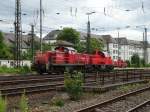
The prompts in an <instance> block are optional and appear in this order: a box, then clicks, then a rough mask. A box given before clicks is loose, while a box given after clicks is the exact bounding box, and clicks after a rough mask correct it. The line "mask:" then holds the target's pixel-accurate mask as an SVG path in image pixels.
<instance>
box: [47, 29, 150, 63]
mask: <svg viewBox="0 0 150 112" xmlns="http://www.w3.org/2000/svg"><path fill="white" fill-rule="evenodd" d="M59 32H60V30H54V31H52V32H50V33H49V34H48V35H47V36H46V37H45V38H44V42H46V43H53V42H56V38H57V35H58V34H59ZM86 36H87V34H86V33H83V32H80V40H81V41H86ZM91 37H92V38H98V39H100V40H102V41H103V43H104V51H107V52H108V53H109V54H110V56H111V57H112V58H113V60H117V59H118V58H121V59H122V60H131V56H132V55H133V54H135V53H136V54H138V55H139V57H140V58H141V59H142V58H143V55H144V49H143V42H142V41H136V40H129V39H127V38H126V37H120V38H119V39H118V38H113V37H112V36H111V35H95V34H91ZM118 43H119V44H118ZM148 46H150V45H148ZM147 53H148V63H150V58H149V57H150V48H149V47H148V48H147Z"/></svg>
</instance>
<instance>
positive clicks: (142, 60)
mask: <svg viewBox="0 0 150 112" xmlns="http://www.w3.org/2000/svg"><path fill="white" fill-rule="evenodd" d="M140 61H141V65H142V66H143V67H145V66H146V64H145V60H144V59H141V60H140Z"/></svg>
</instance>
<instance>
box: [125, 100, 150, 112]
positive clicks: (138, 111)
mask: <svg viewBox="0 0 150 112" xmlns="http://www.w3.org/2000/svg"><path fill="white" fill-rule="evenodd" d="M149 104H150V100H147V101H144V102H142V103H141V104H139V105H137V106H136V107H134V108H131V109H130V110H128V111H127V112H140V111H141V109H142V108H144V107H145V106H147V105H149ZM143 112H145V111H143Z"/></svg>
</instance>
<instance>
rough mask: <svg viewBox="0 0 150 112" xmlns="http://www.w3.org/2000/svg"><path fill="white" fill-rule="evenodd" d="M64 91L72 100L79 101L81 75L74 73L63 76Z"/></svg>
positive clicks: (81, 82) (81, 83) (81, 90)
mask: <svg viewBox="0 0 150 112" xmlns="http://www.w3.org/2000/svg"><path fill="white" fill-rule="evenodd" d="M64 82H65V83H64V84H65V89H66V91H67V93H68V94H69V96H70V98H71V99H72V100H78V99H80V97H81V95H82V93H83V89H82V85H83V74H82V73H81V72H74V73H73V74H69V73H66V74H65V81H64Z"/></svg>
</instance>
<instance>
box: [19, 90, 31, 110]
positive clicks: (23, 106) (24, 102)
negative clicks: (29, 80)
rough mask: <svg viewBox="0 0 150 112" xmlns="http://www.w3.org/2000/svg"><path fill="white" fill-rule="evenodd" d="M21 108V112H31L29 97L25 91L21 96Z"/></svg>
mask: <svg viewBox="0 0 150 112" xmlns="http://www.w3.org/2000/svg"><path fill="white" fill-rule="evenodd" d="M19 108H20V112H29V106H28V98H27V97H26V96H25V92H24V93H23V94H22V96H21V100H20V103H19Z"/></svg>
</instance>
